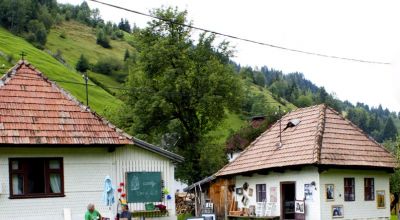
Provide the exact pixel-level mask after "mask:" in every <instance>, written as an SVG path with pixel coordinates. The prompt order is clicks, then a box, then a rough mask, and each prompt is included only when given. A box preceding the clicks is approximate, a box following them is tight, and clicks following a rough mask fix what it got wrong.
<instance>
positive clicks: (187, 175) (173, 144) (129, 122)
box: [120, 8, 242, 183]
mask: <svg viewBox="0 0 400 220" xmlns="http://www.w3.org/2000/svg"><path fill="white" fill-rule="evenodd" d="M152 14H153V15H154V16H157V17H161V18H163V20H153V21H151V22H149V23H148V27H147V28H145V29H142V30H140V31H138V32H137V33H135V34H136V40H135V42H136V45H135V46H136V48H137V49H138V57H137V59H136V60H137V61H136V62H137V63H136V64H135V65H133V67H132V68H131V69H130V75H129V77H128V80H127V86H128V87H129V88H130V89H129V91H127V94H126V96H125V97H126V100H125V101H126V103H127V104H126V106H125V109H124V111H122V113H121V114H120V115H121V116H122V117H120V119H122V120H121V123H122V125H123V126H124V127H126V128H129V129H128V130H130V132H131V133H132V134H134V135H135V136H139V137H141V138H144V139H146V140H148V141H152V142H158V143H162V142H164V145H165V146H169V147H170V149H172V150H174V151H175V152H177V153H179V154H181V155H183V156H184V157H185V163H183V164H180V165H178V170H177V177H178V178H179V179H182V180H186V181H187V182H189V183H191V182H194V181H197V180H199V179H201V178H202V177H204V175H208V174H211V173H212V172H215V171H216V170H215V169H218V167H217V166H218V165H212V166H213V168H214V170H210V164H212V163H213V162H215V161H221V157H219V158H215V152H221V154H222V157H223V151H218V150H212V149H210V147H212V146H214V145H213V144H212V143H211V142H212V140H211V141H210V136H208V134H209V132H210V131H212V130H213V129H215V128H216V126H218V125H219V124H220V123H221V122H222V121H223V120H224V117H225V114H226V111H227V110H238V109H239V107H240V100H241V88H242V87H241V85H240V84H239V81H238V80H237V79H236V77H237V76H235V74H234V71H233V68H232V67H231V66H230V65H229V64H228V63H229V57H230V56H231V55H232V53H231V51H230V50H229V46H228V44H227V43H226V42H223V43H221V44H219V45H218V46H214V45H215V44H216V43H215V42H214V40H215V36H214V35H206V34H204V33H203V34H200V37H199V39H198V40H197V41H196V43H195V42H194V40H193V38H192V37H191V29H190V28H188V27H184V26H182V25H177V24H178V23H186V24H187V23H188V22H187V20H186V12H185V11H184V12H180V11H178V10H177V9H172V8H168V9H156V10H154V11H153V12H152ZM169 21H172V22H169ZM165 142H166V143H165ZM215 147H216V146H215ZM207 152H209V153H207ZM221 154H219V155H221ZM207 157H208V158H207ZM204 158H206V160H205V159H204ZM201 163H203V164H201ZM204 163H209V164H204ZM221 163H223V162H221ZM220 165H222V164H220V163H219V166H220ZM202 169H203V171H204V169H206V170H207V171H206V172H203V171H202Z"/></svg>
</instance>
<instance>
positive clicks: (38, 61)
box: [0, 27, 122, 114]
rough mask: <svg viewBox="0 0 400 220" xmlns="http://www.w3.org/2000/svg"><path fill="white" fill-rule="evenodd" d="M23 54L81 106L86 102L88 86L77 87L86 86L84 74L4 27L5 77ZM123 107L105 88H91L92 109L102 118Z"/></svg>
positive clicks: (0, 47)
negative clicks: (8, 59) (110, 111)
mask: <svg viewBox="0 0 400 220" xmlns="http://www.w3.org/2000/svg"><path fill="white" fill-rule="evenodd" d="M22 51H24V52H25V53H26V54H27V57H26V60H28V61H29V62H30V63H32V64H33V65H34V66H35V67H37V68H38V69H39V70H40V71H42V72H43V73H44V75H45V76H47V77H48V78H49V79H50V80H53V81H56V83H57V84H59V85H60V86H61V87H63V88H64V89H66V90H67V91H69V92H70V93H71V94H72V95H73V96H75V97H76V98H77V99H79V100H80V101H81V102H85V100H86V94H85V87H84V85H81V84H76V83H83V79H82V76H81V75H80V74H77V73H76V72H75V71H72V70H70V69H68V68H67V67H65V66H64V65H62V64H61V63H60V62H59V61H57V60H56V59H55V58H53V57H52V56H51V55H49V54H48V53H46V52H44V51H42V50H39V49H37V48H35V47H34V46H32V45H31V44H30V43H28V42H27V41H25V40H24V39H22V38H20V37H17V36H15V35H13V34H11V33H10V32H9V31H7V30H5V29H4V28H1V27H0V52H1V54H2V56H1V57H2V59H1V60H0V66H2V65H3V64H4V65H5V67H4V68H2V69H0V70H1V72H2V73H5V71H6V70H7V69H8V68H10V67H12V66H13V65H14V64H15V62H17V60H18V59H19V57H20V55H19V54H20V53H21V52H22ZM5 56H11V57H13V58H14V59H13V61H12V62H7V60H5V58H4V57H5ZM63 81H64V82H63ZM70 82H74V83H70ZM90 84H93V82H90ZM121 104H122V102H121V101H120V100H118V99H117V98H115V97H114V96H112V95H110V94H109V93H107V92H106V91H105V90H103V89H102V88H100V87H97V86H90V87H89V106H90V107H91V108H92V109H93V110H95V111H96V112H98V113H99V114H103V113H104V112H105V111H106V110H107V109H115V108H116V107H118V106H119V105H121Z"/></svg>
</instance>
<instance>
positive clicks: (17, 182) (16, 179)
mask: <svg viewBox="0 0 400 220" xmlns="http://www.w3.org/2000/svg"><path fill="white" fill-rule="evenodd" d="M23 186H24V178H23V176H22V175H21V174H13V175H12V187H13V195H22V194H23V193H24V190H23V189H24V188H23Z"/></svg>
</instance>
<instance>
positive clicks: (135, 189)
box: [126, 172, 162, 203]
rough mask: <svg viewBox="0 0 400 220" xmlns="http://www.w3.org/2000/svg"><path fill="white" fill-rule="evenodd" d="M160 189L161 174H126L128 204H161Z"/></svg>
mask: <svg viewBox="0 0 400 220" xmlns="http://www.w3.org/2000/svg"><path fill="white" fill-rule="evenodd" d="M161 187H162V186H161V172H127V173H126V192H127V200H128V202H132V203H139V202H161V201H162V190H161Z"/></svg>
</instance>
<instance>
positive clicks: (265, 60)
mask: <svg viewBox="0 0 400 220" xmlns="http://www.w3.org/2000/svg"><path fill="white" fill-rule="evenodd" d="M101 1H104V2H107V3H110V4H115V5H118V6H122V7H126V8H129V9H132V10H136V11H140V12H146V13H147V12H149V10H151V9H154V8H160V7H168V6H172V7H178V9H180V10H187V11H188V18H189V20H191V21H192V22H193V25H194V26H197V27H201V28H206V29H209V30H214V31H217V32H221V33H226V34H230V35H235V36H238V37H242V38H248V39H251V40H255V41H260V42H265V43H269V44H274V45H279V46H283V47H288V48H293V49H298V50H304V51H310V52H316V53H322V54H327V55H334V56H341V57H349V58H355V59H362V60H372V61H380V62H389V63H391V64H390V65H379V64H366V63H359V62H351V61H344V60H337V59H329V58H322V57H316V56H310V55H305V54H298V53H293V52H288V51H283V50H279V49H275V48H271V47H266V46H260V45H256V44H251V43H246V42H243V41H238V40H232V39H228V38H225V37H217V40H219V41H222V40H228V41H230V42H231V45H233V46H234V47H235V51H236V53H235V57H234V58H233V60H234V61H236V62H238V63H240V64H241V65H242V66H252V67H258V68H260V67H262V66H268V67H269V68H274V69H277V70H282V71H283V72H284V73H290V72H302V73H303V74H304V76H305V77H306V78H307V79H309V80H311V81H312V82H314V83H315V84H316V85H317V86H324V87H325V89H326V90H327V91H328V92H329V93H333V94H335V96H336V97H337V98H339V99H341V100H349V101H350V102H352V103H353V104H355V103H356V102H363V103H366V104H368V105H370V106H378V105H379V104H382V106H383V107H387V108H389V109H390V110H391V111H397V112H399V111H400V86H399V82H400V27H399V24H398V21H400V13H398V9H399V8H400V1H396V0H387V1H378V0H376V1H368V0H352V1H345V0H335V1H317V0H315V1H308V0H307V1H295V0H293V1H287V0H279V1H278V0H276V1H265V0H248V1H243V0H242V1H232V0H218V1H216V0H202V1H198V0H186V1H183V0H136V1H126V0H125V1H124V0H101ZM58 2H60V3H71V4H80V3H81V2H82V0H58ZM88 3H89V6H90V7H91V8H99V9H100V12H101V15H102V18H103V19H104V20H106V21H108V20H110V21H113V22H119V21H120V19H121V18H126V19H128V20H129V21H130V23H135V24H136V25H137V26H139V27H145V26H146V23H147V22H148V21H150V18H147V17H144V16H141V15H137V14H133V13H129V12H126V11H122V10H119V9H114V8H110V7H107V6H103V5H100V4H98V3H93V2H90V1H88ZM198 34H200V32H199V31H195V32H194V33H193V36H197V35H198Z"/></svg>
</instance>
